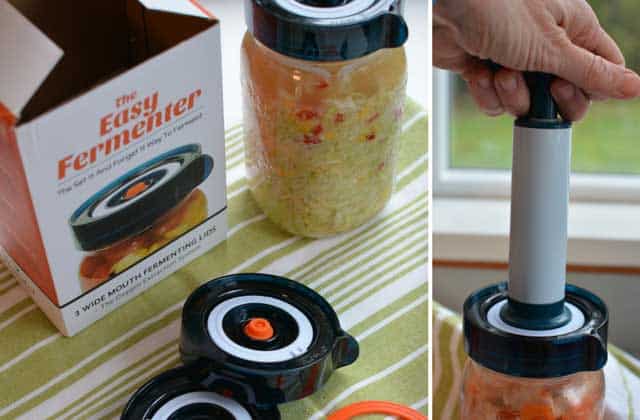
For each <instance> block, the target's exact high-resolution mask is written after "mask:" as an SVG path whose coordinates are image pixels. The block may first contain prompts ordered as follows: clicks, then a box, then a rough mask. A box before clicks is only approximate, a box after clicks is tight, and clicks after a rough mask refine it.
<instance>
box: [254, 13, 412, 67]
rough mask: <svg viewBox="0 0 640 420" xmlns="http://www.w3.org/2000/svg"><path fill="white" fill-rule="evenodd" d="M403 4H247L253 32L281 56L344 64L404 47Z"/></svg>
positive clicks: (406, 31) (405, 37)
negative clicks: (380, 51) (382, 51)
mask: <svg viewBox="0 0 640 420" xmlns="http://www.w3.org/2000/svg"><path fill="white" fill-rule="evenodd" d="M402 9H403V0H245V14H246V21H247V27H248V30H249V32H250V33H251V34H252V35H253V36H254V37H255V38H256V39H257V40H258V41H260V42H261V43H262V44H264V45H266V46H267V47H269V48H270V49H272V50H274V51H277V52H279V53H281V54H284V55H287V56H290V57H295V58H299V59H303V60H311V61H344V60H351V59H355V58H359V57H363V56H365V55H368V54H370V53H372V52H375V51H378V50H381V49H383V48H395V47H400V46H402V45H403V44H404V43H405V42H406V40H407V38H408V36H409V31H408V28H407V24H406V22H405V20H404V19H403V17H402Z"/></svg>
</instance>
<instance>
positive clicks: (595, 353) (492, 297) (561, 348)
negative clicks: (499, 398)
mask: <svg viewBox="0 0 640 420" xmlns="http://www.w3.org/2000/svg"><path fill="white" fill-rule="evenodd" d="M507 297H508V296H507V284H506V283H503V284H500V285H496V286H490V287H487V288H484V289H481V290H479V291H477V292H475V293H474V294H472V295H471V296H470V297H469V298H468V299H467V300H466V302H465V303H464V336H465V349H466V352H467V354H468V355H469V357H471V359H473V360H474V361H475V362H476V363H478V364H480V365H482V366H484V367H486V368H488V369H491V370H493V371H496V372H500V373H503V374H506V375H510V376H517V377H526V378H553V377H560V376H567V375H571V374H574V373H578V372H584V371H595V370H599V369H601V368H602V367H603V366H604V365H605V363H606V361H607V327H608V322H609V316H608V312H607V307H606V305H605V303H604V302H603V301H602V300H600V299H599V298H598V297H597V296H595V295H594V294H592V293H590V292H589V291H587V290H584V289H581V288H578V287H576V286H572V285H568V286H567V287H566V303H567V307H568V308H569V309H570V310H571V312H572V321H571V323H569V324H567V325H565V326H563V327H561V328H558V329H554V330H548V331H541V330H522V329H518V328H514V327H513V326H510V325H509V324H508V323H506V322H504V321H503V320H502V319H501V318H500V312H501V309H502V307H503V306H504V305H505V304H506V302H507Z"/></svg>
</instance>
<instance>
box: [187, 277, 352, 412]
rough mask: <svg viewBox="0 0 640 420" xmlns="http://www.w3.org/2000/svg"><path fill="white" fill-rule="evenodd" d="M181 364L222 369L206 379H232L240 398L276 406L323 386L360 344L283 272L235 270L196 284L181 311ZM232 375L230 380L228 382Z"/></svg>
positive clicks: (330, 310) (319, 299)
mask: <svg viewBox="0 0 640 420" xmlns="http://www.w3.org/2000/svg"><path fill="white" fill-rule="evenodd" d="M180 353H181V356H182V360H183V361H184V362H185V363H188V364H191V363H199V364H200V365H201V366H204V367H206V369H208V370H209V371H210V372H219V373H220V374H219V375H218V376H216V377H213V376H212V377H211V378H210V379H209V380H208V383H210V384H215V383H216V382H217V381H221V382H222V383H227V384H228V383H229V381H233V383H234V384H235V385H236V386H237V389H243V390H244V391H243V392H238V393H237V395H238V398H239V399H240V400H242V401H247V402H251V403H254V404H257V405H268V404H281V403H285V402H289V401H293V400H297V399H300V398H304V397H306V396H309V395H311V394H313V393H315V392H316V391H318V390H319V389H321V388H322V387H323V386H324V385H325V384H326V383H327V381H328V380H329V379H330V377H331V376H332V373H333V372H334V371H335V370H336V369H338V368H341V367H343V366H347V365H350V364H352V363H354V362H355V361H356V359H357V357H358V353H359V346H358V342H357V341H356V340H355V339H354V338H353V337H352V336H350V335H349V334H348V333H347V332H345V331H344V330H343V329H342V328H341V326H340V322H339V320H338V316H337V315H336V313H335V311H334V310H333V308H332V307H331V305H330V304H329V303H328V302H327V301H326V300H325V299H324V298H323V297H322V296H320V295H319V294H318V293H316V292H315V291H313V290H312V289H310V288H308V287H306V286H304V285H302V284H300V283H297V282H295V281H292V280H289V279H286V278H284V277H280V276H274V275H269V274H254V273H245V274H233V275H229V276H225V277H221V278H218V279H215V280H211V281H209V282H208V283H206V284H204V285H202V286H200V287H199V288H198V289H196V290H195V291H194V292H193V293H192V294H191V296H190V297H189V298H188V299H187V301H186V302H185V304H184V308H183V310H182V332H181V339H180ZM230 378H232V379H230Z"/></svg>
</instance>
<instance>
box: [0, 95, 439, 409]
mask: <svg viewBox="0 0 640 420" xmlns="http://www.w3.org/2000/svg"><path fill="white" fill-rule="evenodd" d="M405 115H406V116H405V121H404V126H403V130H404V132H403V138H402V146H401V153H400V156H399V171H398V184H397V190H396V193H395V195H394V197H393V199H392V201H391V203H390V205H389V206H388V207H387V208H386V209H385V211H384V212H383V213H382V214H381V215H380V216H379V217H378V218H376V220H374V221H371V222H370V223H368V224H366V225H365V226H362V227H361V228H359V229H357V230H355V231H353V232H350V233H347V234H343V235H340V236H337V237H334V238H330V239H323V240H311V239H303V238H299V237H292V236H289V235H287V234H285V233H283V232H282V231H280V230H278V229H277V228H276V227H275V226H274V225H273V224H272V223H271V222H269V221H268V220H267V219H265V217H264V216H263V215H262V214H261V212H260V210H259V209H258V208H257V207H256V205H255V204H254V202H253V200H252V199H251V197H250V195H249V192H248V191H247V186H246V182H245V179H244V165H243V147H242V138H241V137H242V128H241V126H236V127H233V128H231V129H230V130H228V132H227V139H226V150H227V176H228V193H229V196H228V199H229V225H230V231H229V236H228V240H227V241H226V242H225V243H223V244H222V245H220V246H218V247H217V248H215V249H214V250H212V251H211V252H209V253H208V254H206V255H205V256H203V257H201V258H199V259H197V260H196V261H194V262H193V263H191V264H190V265H189V266H187V267H186V268H184V269H182V270H180V271H179V272H177V273H175V274H174V275H172V276H170V277H169V278H167V279H166V280H164V281H163V282H161V283H160V284H158V285H157V286H155V287H153V288H152V289H150V290H148V291H146V292H145V293H144V294H142V295H141V296H139V297H137V298H136V299H134V300H132V301H131V302H129V303H128V304H126V305H124V306H123V307H121V308H120V309H118V310H117V311H115V312H114V313H112V314H110V315H109V316H107V317H106V318H104V319H102V320H101V321H98V322H97V323H96V324H95V325H93V326H92V327H90V328H88V329H87V330H85V331H84V332H82V333H80V334H79V335H77V336H76V337H73V338H63V337H62V336H60V334H59V333H58V332H57V331H56V330H55V328H54V327H53V326H52V325H51V324H50V323H49V322H48V320H47V319H46V318H45V316H44V315H43V313H42V312H40V310H38V308H37V307H35V306H34V305H33V303H32V302H31V300H30V299H29V298H27V297H26V295H25V293H24V292H23V291H22V289H20V288H19V287H18V286H17V285H16V282H15V280H14V279H13V278H11V276H10V275H9V274H8V273H7V272H6V271H5V270H3V269H2V268H0V270H3V271H1V272H0V337H1V338H0V419H14V418H21V419H29V420H40V419H57V420H61V419H67V418H117V417H118V416H119V415H120V412H121V410H122V407H123V405H124V404H125V403H126V401H127V400H128V398H129V396H130V395H131V393H132V392H133V391H134V390H135V389H137V388H138V387H139V386H140V385H141V384H142V383H143V382H145V381H147V380H148V379H149V378H151V377H152V376H154V375H156V374H158V373H159V372H161V371H163V370H166V369H168V368H170V367H172V366H175V365H177V364H178V363H179V362H178V341H177V340H178V335H179V317H180V311H181V308H182V303H183V301H184V299H185V298H186V297H187V296H188V295H189V294H190V293H191V291H193V290H194V289H195V288H196V287H197V286H198V285H200V284H201V283H203V282H205V281H207V280H209V279H211V278H215V277H218V276H221V275H224V274H227V273H237V272H268V273H275V274H284V275H286V276H289V277H291V278H293V279H295V280H298V281H300V282H303V283H305V284H307V285H310V286H311V287H313V288H315V289H316V290H318V291H319V292H320V293H322V294H323V295H324V296H325V297H327V298H328V300H329V301H330V302H331V303H332V304H333V305H334V307H335V309H336V311H337V312H338V313H339V315H340V319H341V322H342V325H343V327H344V328H345V329H347V330H349V331H350V332H351V333H352V334H353V335H354V336H356V337H357V338H358V340H359V341H360V344H361V354H360V358H359V359H358V361H357V362H356V363H355V364H354V365H352V366H350V367H347V368H344V369H342V370H340V371H338V373H336V375H335V376H334V377H333V378H332V379H331V381H330V383H329V385H328V386H327V387H326V388H325V389H324V390H322V391H321V392H320V393H318V394H316V395H314V396H312V397H311V398H308V399H306V400H304V401H299V402H294V403H290V404H287V405H284V406H281V411H282V413H283V417H284V419H296V420H298V419H304V418H311V419H320V418H323V417H324V415H325V414H326V413H327V412H330V411H332V410H334V409H335V408H337V407H340V406H342V405H345V404H348V403H352V402H355V401H360V400H363V399H385V400H393V401H397V402H400V403H403V404H407V405H413V406H414V407H416V408H418V409H420V410H422V411H425V412H426V409H427V361H428V356H427V319H428V318H427V301H428V296H427V276H428V274H427V273H428V270H427V120H426V114H425V113H424V111H422V110H421V109H420V108H419V107H418V106H416V105H415V104H413V103H410V104H409V105H408V107H407V112H406V114H405Z"/></svg>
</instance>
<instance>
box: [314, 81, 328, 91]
mask: <svg viewBox="0 0 640 420" xmlns="http://www.w3.org/2000/svg"><path fill="white" fill-rule="evenodd" d="M328 87H329V82H327V81H326V80H322V81H320V82H318V83H317V84H316V88H318V89H326V88H328Z"/></svg>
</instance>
